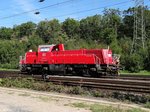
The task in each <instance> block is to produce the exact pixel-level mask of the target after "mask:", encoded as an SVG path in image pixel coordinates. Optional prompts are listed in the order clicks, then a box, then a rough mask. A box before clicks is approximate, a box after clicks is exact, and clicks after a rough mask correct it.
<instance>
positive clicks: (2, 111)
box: [0, 87, 150, 112]
mask: <svg viewBox="0 0 150 112" xmlns="http://www.w3.org/2000/svg"><path fill="white" fill-rule="evenodd" d="M77 102H78V103H82V102H83V103H85V102H86V103H89V104H93V103H98V104H103V105H111V106H121V107H125V108H141V109H143V110H147V111H149V112H150V110H149V109H145V108H143V107H140V106H139V105H135V104H125V103H122V102H111V101H104V100H101V99H91V98H83V97H77V96H69V95H63V94H57V93H48V92H39V91H33V90H26V89H12V88H3V87H0V112H91V111H90V110H86V109H84V108H75V107H72V106H70V105H69V104H72V103H77Z"/></svg>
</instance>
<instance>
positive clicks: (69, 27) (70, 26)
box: [62, 18, 80, 38]
mask: <svg viewBox="0 0 150 112" xmlns="http://www.w3.org/2000/svg"><path fill="white" fill-rule="evenodd" d="M62 29H63V31H64V32H66V34H67V35H68V36H69V37H70V38H72V37H76V36H79V32H80V22H79V21H77V20H75V19H72V18H68V19H66V20H65V21H64V22H63V23H62Z"/></svg>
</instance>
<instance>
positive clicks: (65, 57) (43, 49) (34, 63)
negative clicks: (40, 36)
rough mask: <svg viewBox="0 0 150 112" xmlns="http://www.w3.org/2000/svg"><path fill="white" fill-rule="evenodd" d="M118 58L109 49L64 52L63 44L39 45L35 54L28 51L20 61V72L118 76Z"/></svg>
mask: <svg viewBox="0 0 150 112" xmlns="http://www.w3.org/2000/svg"><path fill="white" fill-rule="evenodd" d="M118 63H119V57H117V56H116V57H113V56H112V51H111V50H110V49H92V50H87V49H80V50H65V49H64V45H63V44H58V45H40V46H39V47H38V51H37V52H33V51H32V50H29V52H26V54H25V56H24V57H22V56H21V59H20V69H21V71H22V72H27V73H30V74H43V75H44V76H45V75H52V74H56V73H61V74H63V75H66V74H75V75H85V74H86V75H90V76H91V77H100V76H102V75H118Z"/></svg>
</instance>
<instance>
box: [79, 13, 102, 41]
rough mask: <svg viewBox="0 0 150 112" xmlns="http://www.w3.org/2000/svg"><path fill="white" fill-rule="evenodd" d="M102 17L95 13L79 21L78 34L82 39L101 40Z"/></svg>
mask: <svg viewBox="0 0 150 112" xmlns="http://www.w3.org/2000/svg"><path fill="white" fill-rule="evenodd" d="M102 24H103V23H102V17H101V16H100V15H95V16H91V17H87V18H85V19H82V20H81V21H80V35H81V38H83V39H93V40H101V37H102V36H101V30H102Z"/></svg>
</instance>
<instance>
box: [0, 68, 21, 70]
mask: <svg viewBox="0 0 150 112" xmlns="http://www.w3.org/2000/svg"><path fill="white" fill-rule="evenodd" d="M0 70H4V71H19V70H18V69H7V68H0Z"/></svg>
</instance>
